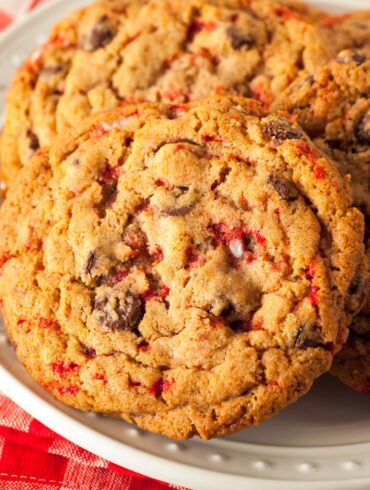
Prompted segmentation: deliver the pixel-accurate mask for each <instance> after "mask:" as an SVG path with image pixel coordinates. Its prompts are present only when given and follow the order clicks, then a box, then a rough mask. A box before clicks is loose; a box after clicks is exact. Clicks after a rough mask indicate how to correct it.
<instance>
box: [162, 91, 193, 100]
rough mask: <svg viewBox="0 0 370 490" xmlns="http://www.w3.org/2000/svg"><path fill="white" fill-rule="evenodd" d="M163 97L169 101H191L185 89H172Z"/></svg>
mask: <svg viewBox="0 0 370 490" xmlns="http://www.w3.org/2000/svg"><path fill="white" fill-rule="evenodd" d="M163 98H164V99H165V100H168V101H169V102H174V101H176V100H177V101H179V102H180V101H182V102H189V95H188V94H187V93H186V92H185V91H183V90H177V89H172V90H168V91H167V92H166V93H164V94H163Z"/></svg>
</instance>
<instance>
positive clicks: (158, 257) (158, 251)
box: [150, 246, 164, 263]
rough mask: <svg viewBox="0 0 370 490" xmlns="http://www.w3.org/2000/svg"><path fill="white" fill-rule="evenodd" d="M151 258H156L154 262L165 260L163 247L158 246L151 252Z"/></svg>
mask: <svg viewBox="0 0 370 490" xmlns="http://www.w3.org/2000/svg"><path fill="white" fill-rule="evenodd" d="M150 256H151V258H152V259H153V260H154V262H157V263H158V262H162V260H163V257H164V255H163V250H162V249H161V247H159V246H158V247H157V248H156V249H155V250H154V251H153V252H152V253H151V254H150Z"/></svg>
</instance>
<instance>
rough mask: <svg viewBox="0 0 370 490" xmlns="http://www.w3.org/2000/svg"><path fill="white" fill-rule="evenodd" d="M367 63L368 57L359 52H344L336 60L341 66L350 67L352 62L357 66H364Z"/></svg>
mask: <svg viewBox="0 0 370 490" xmlns="http://www.w3.org/2000/svg"><path fill="white" fill-rule="evenodd" d="M365 61H366V56H364V55H363V54H361V53H359V52H358V51H344V52H342V53H341V54H340V55H339V56H337V58H336V62H337V63H338V64H339V65H348V64H349V63H351V62H354V63H356V65H357V66H360V65H362V64H363V63H365Z"/></svg>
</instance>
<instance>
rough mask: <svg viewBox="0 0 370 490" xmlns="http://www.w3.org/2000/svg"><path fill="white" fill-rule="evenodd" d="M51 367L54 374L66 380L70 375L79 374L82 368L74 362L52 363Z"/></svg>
mask: <svg viewBox="0 0 370 490" xmlns="http://www.w3.org/2000/svg"><path fill="white" fill-rule="evenodd" d="M50 367H51V370H52V371H53V373H54V374H56V375H57V376H60V377H62V378H65V377H66V376H68V374H70V373H75V374H77V373H78V372H79V370H80V366H79V365H78V364H75V363H74V362H70V363H68V364H66V363H64V362H52V363H50Z"/></svg>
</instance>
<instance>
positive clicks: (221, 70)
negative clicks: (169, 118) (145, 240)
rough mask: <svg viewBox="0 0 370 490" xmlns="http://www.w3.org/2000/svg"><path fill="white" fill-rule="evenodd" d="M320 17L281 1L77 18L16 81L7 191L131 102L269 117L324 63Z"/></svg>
mask: <svg viewBox="0 0 370 490" xmlns="http://www.w3.org/2000/svg"><path fill="white" fill-rule="evenodd" d="M314 17H315V16H314V15H313V14H312V15H311V11H310V10H307V9H305V8H304V7H303V6H302V5H301V4H300V3H299V2H294V1H282V0H258V1H257V0H251V1H250V2H246V1H244V0H150V1H145V0H131V1H127V0H120V1H100V2H97V3H95V4H93V5H92V6H89V7H88V8H86V9H84V10H82V11H79V12H77V13H75V14H73V15H71V16H70V17H69V18H67V19H65V20H64V21H62V22H60V23H59V24H58V25H57V26H56V27H55V28H54V30H53V32H52V33H51V36H50V37H49V40H48V41H47V42H46V44H45V45H44V46H43V47H42V48H40V49H38V50H37V51H36V52H35V53H34V54H33V55H32V56H31V57H30V58H29V59H28V60H27V61H26V62H25V63H24V65H23V66H22V67H21V68H20V70H19V71H18V73H17V75H16V77H15V79H14V81H13V84H12V87H11V89H10V92H9V94H8V99H7V114H6V122H5V128H4V138H3V143H2V146H1V154H0V158H1V162H2V168H1V175H2V179H3V181H4V182H5V183H6V184H9V182H10V181H11V180H12V179H13V177H14V175H15V174H16V172H17V171H18V170H19V168H20V167H21V166H22V165H24V164H25V163H27V162H28V161H29V160H30V158H31V157H32V155H33V154H34V153H35V151H37V150H38V149H39V148H40V147H43V146H47V145H49V144H50V142H51V140H52V138H53V136H54V135H55V134H56V133H59V132H60V131H62V130H64V129H66V128H70V127H75V126H76V125H79V124H80V123H81V121H82V120H83V119H85V118H86V117H87V116H89V115H91V114H92V113H98V112H100V111H102V110H110V109H113V108H115V107H117V106H119V105H122V104H125V103H127V102H139V101H153V102H155V101H160V102H166V103H185V102H187V101H189V100H195V99H200V98H203V97H207V96H211V95H224V94H226V95H229V94H230V95H241V96H253V97H254V98H256V99H260V100H261V101H262V102H263V103H264V104H265V106H266V107H268V106H269V104H270V103H271V101H272V100H273V99H274V97H275V95H276V94H277V93H279V92H280V91H281V90H282V89H284V88H285V87H286V86H287V85H288V84H289V83H291V82H292V81H293V80H294V78H295V77H296V76H297V73H298V72H299V70H300V69H301V68H306V69H307V70H312V69H314V68H315V67H316V66H320V65H321V64H324V63H325V61H326V60H327V57H328V53H327V49H326V47H325V43H324V42H322V40H321V35H320V33H319V30H318V29H317V28H316V26H315V25H314V22H313V20H311V18H314Z"/></svg>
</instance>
